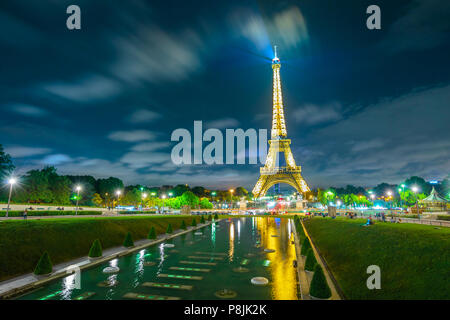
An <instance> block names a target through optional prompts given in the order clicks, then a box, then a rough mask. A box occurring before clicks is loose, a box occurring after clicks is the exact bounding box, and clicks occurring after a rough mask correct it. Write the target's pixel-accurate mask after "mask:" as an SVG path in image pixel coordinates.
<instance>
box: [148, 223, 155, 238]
mask: <svg viewBox="0 0 450 320" xmlns="http://www.w3.org/2000/svg"><path fill="white" fill-rule="evenodd" d="M147 238H148V239H156V231H155V227H153V226H152V228H151V229H150V232H149V233H148V236H147Z"/></svg>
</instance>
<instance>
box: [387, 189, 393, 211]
mask: <svg viewBox="0 0 450 320" xmlns="http://www.w3.org/2000/svg"><path fill="white" fill-rule="evenodd" d="M386 195H387V198H388V199H389V198H390V199H389V200H390V201H389V210H392V191H391V190H388V191H387V192H386Z"/></svg>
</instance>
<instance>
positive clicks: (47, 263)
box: [34, 251, 53, 275]
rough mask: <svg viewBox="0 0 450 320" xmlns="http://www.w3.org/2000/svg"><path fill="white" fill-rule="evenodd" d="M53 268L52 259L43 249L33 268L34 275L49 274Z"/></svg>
mask: <svg viewBox="0 0 450 320" xmlns="http://www.w3.org/2000/svg"><path fill="white" fill-rule="evenodd" d="M52 270H53V265H52V261H51V260H50V256H49V255H48V252H47V251H45V252H44V253H43V254H42V256H41V258H40V259H39V261H38V263H37V265H36V268H35V269H34V274H36V275H44V274H49V273H51V272H52Z"/></svg>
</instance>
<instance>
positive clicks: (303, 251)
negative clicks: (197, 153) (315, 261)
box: [300, 238, 311, 256]
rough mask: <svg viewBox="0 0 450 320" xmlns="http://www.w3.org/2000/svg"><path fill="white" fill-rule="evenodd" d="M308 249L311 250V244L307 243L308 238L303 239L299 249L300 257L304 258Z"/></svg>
mask: <svg viewBox="0 0 450 320" xmlns="http://www.w3.org/2000/svg"><path fill="white" fill-rule="evenodd" d="M308 249H311V243H310V242H309V239H308V238H305V240H303V243H302V247H301V249H300V254H301V255H302V256H306V254H307V253H308Z"/></svg>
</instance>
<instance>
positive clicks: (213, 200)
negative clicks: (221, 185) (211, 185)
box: [211, 191, 216, 208]
mask: <svg viewBox="0 0 450 320" xmlns="http://www.w3.org/2000/svg"><path fill="white" fill-rule="evenodd" d="M211 196H212V202H213V206H214V208H215V207H216V201H215V197H216V192H215V191H212V192H211Z"/></svg>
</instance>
